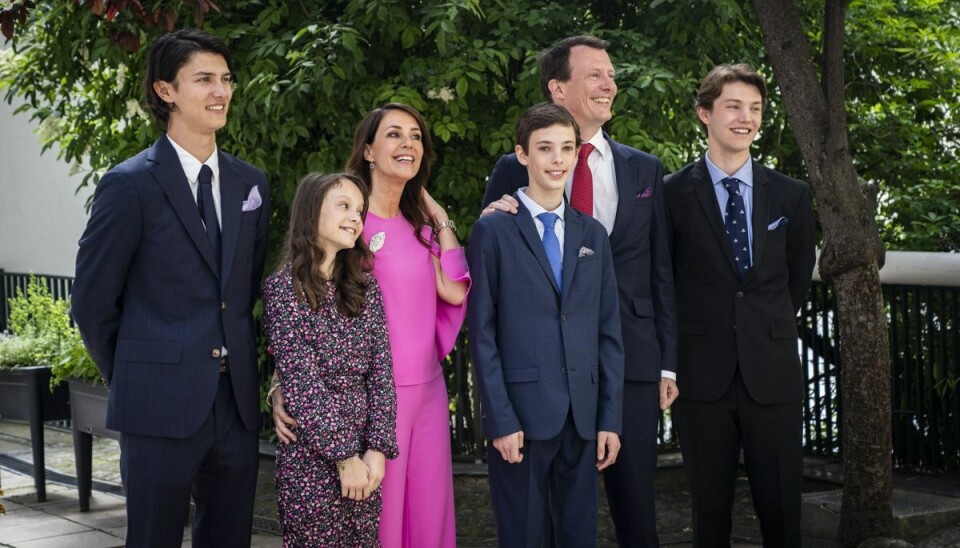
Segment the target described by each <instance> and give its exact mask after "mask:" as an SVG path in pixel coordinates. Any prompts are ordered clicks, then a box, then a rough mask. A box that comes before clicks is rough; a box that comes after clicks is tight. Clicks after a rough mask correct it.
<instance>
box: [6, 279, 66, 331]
mask: <svg viewBox="0 0 960 548" xmlns="http://www.w3.org/2000/svg"><path fill="white" fill-rule="evenodd" d="M31 275H32V274H24V273H22V272H7V271H5V270H3V269H2V268H0V333H2V332H4V331H6V330H7V320H8V319H9V318H10V298H11V297H16V295H17V290H20V291H26V290H27V284H28V283H30V276H31ZM36 277H37V278H40V279H42V280H43V281H44V282H46V284H47V287H48V288H50V293H51V294H52V295H53V298H55V299H66V298H69V297H70V290H71V289H73V278H71V277H69V276H49V275H47V274H36Z"/></svg>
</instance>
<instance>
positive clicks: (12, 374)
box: [0, 276, 73, 502]
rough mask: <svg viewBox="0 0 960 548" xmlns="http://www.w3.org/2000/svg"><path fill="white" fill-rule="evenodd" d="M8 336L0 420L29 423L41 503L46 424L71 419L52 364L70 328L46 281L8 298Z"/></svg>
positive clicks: (0, 358) (2, 337)
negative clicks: (53, 382) (53, 383)
mask: <svg viewBox="0 0 960 548" xmlns="http://www.w3.org/2000/svg"><path fill="white" fill-rule="evenodd" d="M8 302H9V309H10V318H9V321H8V327H9V332H7V333H2V334H0V418H2V419H9V420H20V421H28V422H29V424H30V442H31V445H32V449H33V478H34V483H35V485H36V488H37V500H38V501H40V502H43V501H45V500H46V498H47V490H46V468H45V461H44V453H43V423H44V421H51V420H64V419H68V418H70V411H69V407H68V404H67V401H68V391H67V390H66V389H65V388H52V387H51V385H50V378H51V375H50V366H52V365H53V364H54V363H55V362H57V361H59V355H60V345H61V342H62V341H63V340H64V338H65V337H66V336H67V335H68V333H69V332H70V330H71V329H73V328H72V327H71V326H70V317H69V316H68V314H67V306H68V304H67V302H66V301H64V300H62V299H54V298H53V295H52V294H51V293H50V290H49V288H48V287H47V284H46V282H45V280H44V279H43V278H36V277H34V276H31V277H30V281H29V283H28V284H27V288H26V291H24V290H22V289H18V290H17V292H16V295H15V296H14V297H12V298H10V299H9V301H8Z"/></svg>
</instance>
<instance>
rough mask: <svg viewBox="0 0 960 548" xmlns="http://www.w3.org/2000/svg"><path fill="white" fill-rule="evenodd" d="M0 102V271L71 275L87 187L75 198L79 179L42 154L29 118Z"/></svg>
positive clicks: (53, 151) (52, 150)
mask: <svg viewBox="0 0 960 548" xmlns="http://www.w3.org/2000/svg"><path fill="white" fill-rule="evenodd" d="M19 105H20V103H19V102H16V101H15V102H14V104H13V105H9V104H7V103H6V102H5V101H3V100H2V98H0V268H2V269H4V270H6V271H8V272H35V273H37V274H51V275H60V276H73V274H74V266H75V262H76V258H77V241H78V240H79V239H80V235H81V233H82V232H83V228H84V227H85V226H86V223H87V211H86V208H85V203H86V200H87V198H88V197H89V196H90V195H92V194H93V187H92V186H89V187H85V188H84V189H83V190H81V191H80V193H79V194H75V193H74V192H75V190H76V188H77V186H79V184H80V182H81V181H82V180H83V174H82V173H81V174H77V175H73V176H71V175H70V166H69V165H68V164H66V163H65V162H62V161H60V160H58V159H57V149H56V147H53V148H50V149H49V150H47V151H46V152H45V153H43V154H42V155H41V154H40V151H41V148H42V147H41V145H40V143H39V141H38V139H37V136H36V135H35V134H34V130H35V129H36V128H37V125H38V124H37V123H36V122H31V121H30V114H29V113H27V112H22V113H20V114H17V115H14V114H13V112H14V110H15V109H16V107H17V106H19Z"/></svg>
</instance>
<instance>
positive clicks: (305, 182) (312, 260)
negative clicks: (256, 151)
mask: <svg viewBox="0 0 960 548" xmlns="http://www.w3.org/2000/svg"><path fill="white" fill-rule="evenodd" d="M345 181H349V182H350V183H353V184H355V185H357V188H359V189H360V193H361V194H362V195H363V216H366V214H367V206H368V205H369V204H370V187H369V186H367V184H366V183H364V182H363V180H361V179H360V178H359V177H356V176H354V175H351V174H349V173H331V174H329V175H324V174H322V173H310V174H307V175H306V176H305V177H304V178H303V179H301V180H300V183H299V184H298V185H297V193H296V195H295V196H294V197H293V203H292V204H291V205H290V229H289V230H288V231H287V243H286V246H285V247H286V254H285V255H286V256H285V258H284V260H283V261H282V262H281V265H284V264H286V263H288V262H289V263H290V275H291V277H292V278H293V290H294V292H295V293H296V295H297V297H298V298H302V299H306V301H307V303H309V304H310V308H311V309H312V310H316V309H317V308H318V307H319V306H320V302H321V299H322V298H323V297H324V296H326V294H327V284H326V282H327V280H326V279H325V278H324V277H323V276H322V275H321V273H320V265H321V264H323V259H324V252H323V249H321V248H320V246H319V245H318V243H317V240H318V238H317V230H318V227H319V220H320V212H321V210H322V209H323V200H324V198H326V196H327V193H328V192H329V191H330V189H332V188H339V187H340V186H341V185H343V184H344V182H345ZM281 268H283V267H282V266H281ZM372 268H373V253H371V252H370V250H369V249H368V248H367V245H366V244H365V243H364V242H363V238H359V237H358V238H357V243H356V245H355V246H354V247H352V248H350V249H342V250H340V251H338V252H337V256H336V257H335V258H334V261H333V278H332V281H333V285H334V287H335V288H336V289H335V290H336V292H337V310H338V311H339V312H340V313H341V314H343V315H345V316H350V317H356V316H357V315H358V314H359V313H360V308H361V307H362V306H363V299H364V292H365V291H366V288H367V286H368V285H369V283H370V281H369V280H370V276H369V274H368V272H369V271H370V270H371V269H372Z"/></svg>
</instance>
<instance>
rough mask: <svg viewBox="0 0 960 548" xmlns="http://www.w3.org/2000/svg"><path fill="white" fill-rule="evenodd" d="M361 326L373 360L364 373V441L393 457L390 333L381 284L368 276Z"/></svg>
mask: <svg viewBox="0 0 960 548" xmlns="http://www.w3.org/2000/svg"><path fill="white" fill-rule="evenodd" d="M363 320H364V322H363V325H364V327H365V329H366V331H367V333H368V334H369V341H370V357H371V360H372V363H371V364H370V369H369V370H368V372H367V378H366V386H367V402H368V403H367V421H366V424H367V426H366V431H365V432H364V441H366V446H367V449H372V450H374V451H379V452H381V453H383V454H384V456H386V457H387V458H388V459H395V458H397V455H398V453H399V450H398V448H397V389H396V387H395V386H394V383H393V359H392V358H391V354H390V335H389V333H388V332H387V318H386V316H385V314H384V312H383V297H382V295H381V294H380V286H379V285H377V282H376V280H375V279H373V277H371V281H370V286H369V287H368V289H367V302H366V303H365V304H364V318H363Z"/></svg>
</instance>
